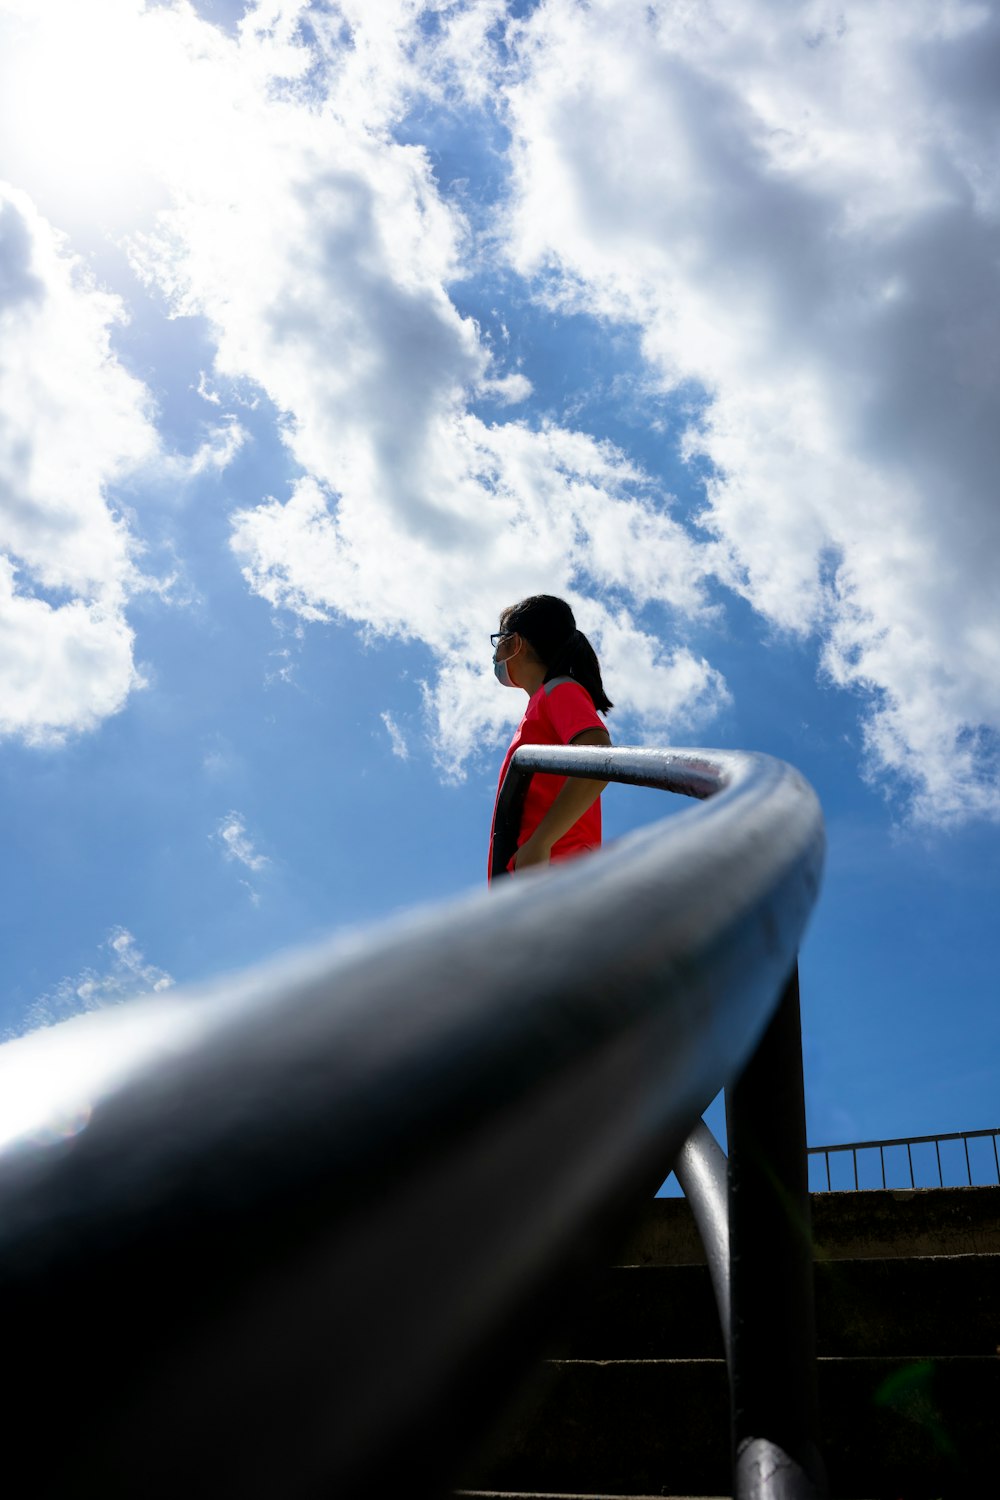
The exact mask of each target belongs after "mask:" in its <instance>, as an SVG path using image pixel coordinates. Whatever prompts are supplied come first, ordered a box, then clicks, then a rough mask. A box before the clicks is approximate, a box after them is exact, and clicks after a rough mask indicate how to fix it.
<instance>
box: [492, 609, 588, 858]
mask: <svg viewBox="0 0 1000 1500" xmlns="http://www.w3.org/2000/svg"><path fill="white" fill-rule="evenodd" d="M492 642H493V646H494V655H493V670H494V672H495V673H496V676H497V679H498V680H499V681H500V682H502V683H503V684H504V686H505V687H517V688H522V689H523V691H524V692H526V693H527V694H528V706H527V708H526V709H525V712H524V717H523V719H522V720H521V722H520V724H519V725H518V726H517V730H516V732H515V734H514V738H513V739H512V740H511V742H510V746H509V747H508V750H507V754H506V755H505V756H504V762H503V765H502V766H501V768H500V780H499V782H498V784H497V796H498V797H499V794H500V787H502V786H503V780H504V777H505V776H506V774H507V767H508V766H509V764H510V758H511V756H512V755H513V754H514V751H515V750H516V749H517V748H518V746H519V745H610V744H611V737H610V735H609V734H608V731H607V730H606V729H605V727H604V725H603V724H602V723H601V721H600V719H599V718H598V710H600V712H601V713H607V711H608V709H609V708H610V707H611V700H610V699H609V698H608V696H607V694H606V693H605V691H604V684H603V683H602V681H601V668H600V664H599V662H598V660H597V656H596V655H595V653H594V648H593V647H592V646H591V644H590V642H589V641H588V640H587V637H586V636H585V635H583V633H582V632H581V631H579V630H577V628H576V620H575V619H574V617H573V611H572V610H571V609H570V607H569V605H568V604H567V603H566V601H565V600H564V599H557V598H555V597H554V596H553V595H552V594H533V595H532V596H531V597H530V598H528V599H522V600H521V602H520V604H512V605H510V606H509V607H508V608H507V609H505V610H504V611H503V613H502V614H501V616H500V629H499V630H498V631H497V633H496V634H495V635H494V636H493V637H492ZM606 785H607V782H605V781H591V780H589V779H587V780H584V779H582V778H580V777H575V776H571V777H566V776H547V775H541V774H538V775H535V776H532V778H531V781H530V783H529V785H528V790H527V794H526V796H525V799H524V807H523V811H522V814H521V823H520V829H519V831H518V834H517V848H516V850H515V852H514V854H513V855H512V856H511V858H510V859H509V860H508V861H507V869H508V870H509V871H514V870H524V869H526V868H527V867H528V866H529V865H544V864H548V863H549V862H550V861H552V860H558V859H571V858H573V857H574V856H575V855H577V854H584V853H586V851H587V850H588V849H595V848H597V847H598V845H599V844H600V842H601V803H600V796H601V793H602V791H603V790H604V788H605V786H606ZM493 818H494V836H495V835H496V807H495V806H494V810H493ZM490 849H491V869H492V863H493V853H492V851H493V840H492V839H491V842H490Z"/></svg>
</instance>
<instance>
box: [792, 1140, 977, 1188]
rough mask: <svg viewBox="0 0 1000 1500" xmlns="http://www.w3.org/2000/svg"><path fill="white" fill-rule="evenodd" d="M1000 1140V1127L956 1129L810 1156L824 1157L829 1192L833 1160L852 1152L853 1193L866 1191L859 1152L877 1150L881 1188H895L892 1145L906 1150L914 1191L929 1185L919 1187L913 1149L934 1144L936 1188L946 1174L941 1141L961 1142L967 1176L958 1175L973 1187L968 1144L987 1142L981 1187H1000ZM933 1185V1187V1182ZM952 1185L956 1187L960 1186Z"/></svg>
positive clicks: (817, 1149)
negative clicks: (888, 1163)
mask: <svg viewBox="0 0 1000 1500" xmlns="http://www.w3.org/2000/svg"><path fill="white" fill-rule="evenodd" d="M998 1138H1000V1127H998V1128H997V1129H996V1130H955V1131H951V1132H949V1133H947V1134H944V1135H910V1136H905V1135H904V1136H900V1137H898V1138H897V1139H896V1140H891V1141H889V1140H887V1141H848V1142H847V1143H846V1144H843V1145H839V1146H810V1147H809V1155H810V1156H816V1157H820V1156H821V1157H822V1158H823V1164H824V1167H825V1169H826V1191H827V1192H832V1191H833V1184H832V1180H831V1177H830V1157H831V1156H835V1155H837V1154H840V1153H846V1152H848V1151H849V1152H850V1153H851V1165H852V1169H853V1178H854V1190H855V1191H856V1192H857V1191H864V1187H863V1185H862V1184H861V1182H860V1181H859V1177H858V1152H859V1151H877V1152H878V1155H879V1170H880V1174H881V1178H882V1181H881V1186H882V1187H883V1188H884V1187H887V1186H890V1185H891V1186H893V1187H898V1186H899V1184H898V1183H892V1184H889V1183H888V1182H887V1180H886V1175H885V1153H886V1151H887V1150H888V1149H889V1148H890V1147H892V1146H900V1147H905V1148H906V1163H907V1172H908V1175H909V1183H910V1187H911V1188H915V1187H917V1186H921V1187H926V1186H928V1184H927V1183H925V1182H921V1183H919V1184H918V1182H917V1178H916V1174H915V1172H914V1167H913V1147H914V1146H931V1145H932V1146H933V1147H934V1155H935V1161H936V1166H937V1186H938V1187H944V1186H945V1180H944V1178H945V1174H944V1169H943V1167H942V1164H941V1142H942V1141H961V1142H962V1145H963V1148H964V1160H965V1172H964V1174H959V1175H964V1177H965V1184H964V1185H965V1186H967V1187H973V1186H975V1185H976V1182H977V1176H976V1174H975V1173H974V1172H973V1167H972V1161H971V1158H970V1156H969V1142H970V1141H978V1140H983V1141H986V1140H988V1141H989V1142H990V1145H991V1147H992V1154H991V1153H990V1152H989V1151H987V1152H983V1153H982V1158H981V1160H982V1162H984V1163H985V1170H984V1171H981V1173H980V1175H979V1179H978V1180H979V1183H980V1185H982V1186H987V1185H989V1184H992V1183H993V1182H996V1183H998V1184H1000V1150H998V1146H997V1141H998ZM930 1185H931V1186H933V1183H932V1184H930ZM950 1185H952V1186H957V1184H950ZM874 1186H875V1187H878V1186H879V1184H877V1183H876V1184H874Z"/></svg>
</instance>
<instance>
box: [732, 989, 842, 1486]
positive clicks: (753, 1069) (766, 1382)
mask: <svg viewBox="0 0 1000 1500" xmlns="http://www.w3.org/2000/svg"><path fill="white" fill-rule="evenodd" d="M726 1126H727V1131H728V1137H729V1250H730V1269H731V1294H732V1311H731V1319H732V1321H731V1345H732V1424H733V1431H732V1436H733V1472H734V1489H733V1493H734V1496H735V1500H816V1497H821V1496H823V1495H825V1494H826V1479H825V1473H824V1469H823V1461H822V1458H821V1457H820V1451H819V1403H818V1398H817V1392H816V1363H815V1360H816V1333H815V1313H814V1306H813V1264H812V1234H811V1229H810V1217H809V1191H808V1174H807V1162H806V1128H805V1096H804V1092H803V1084H802V1028H801V1021H800V1017H799V981H798V970H797V969H795V970H794V971H793V973H792V975H791V977H790V978H789V980H788V981H787V983H786V985H785V988H784V991H783V993H782V997H781V1002H780V1004H779V1006H778V1009H777V1010H776V1012H775V1014H774V1016H773V1018H772V1020H771V1022H770V1024H769V1025H768V1027H767V1030H766V1031H765V1032H764V1035H763V1036H762V1038H761V1040H760V1043H759V1045H758V1047H757V1051H756V1052H755V1053H754V1055H753V1057H752V1058H751V1059H750V1061H749V1063H748V1064H747V1066H746V1068H745V1069H744V1071H743V1073H742V1075H741V1077H740V1078H739V1079H738V1080H737V1082H736V1083H735V1084H734V1085H732V1086H731V1087H730V1088H729V1089H727V1090H726Z"/></svg>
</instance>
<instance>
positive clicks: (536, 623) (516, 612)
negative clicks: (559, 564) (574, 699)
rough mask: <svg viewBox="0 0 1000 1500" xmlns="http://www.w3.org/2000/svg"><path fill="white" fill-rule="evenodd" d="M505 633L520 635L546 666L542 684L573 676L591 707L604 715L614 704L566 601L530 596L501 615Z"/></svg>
mask: <svg viewBox="0 0 1000 1500" xmlns="http://www.w3.org/2000/svg"><path fill="white" fill-rule="evenodd" d="M500 625H501V628H502V629H504V630H512V631H517V633H518V635H523V636H524V638H525V640H526V641H527V642H528V644H529V646H531V648H532V650H533V651H534V653H535V655H536V656H537V657H538V659H539V660H540V661H541V662H542V664H543V665H544V667H545V677H544V681H545V682H551V681H552V679H553V678H555V677H572V678H573V679H574V681H576V682H578V683H579V684H580V686H581V687H583V688H586V690H587V692H588V693H589V694H590V696H591V698H592V699H593V703H594V707H595V708H596V709H599V710H600V712H601V713H602V714H606V713H607V711H608V709H609V708H611V707H612V706H613V705H612V703H611V699H610V698H609V697H608V695H607V693H606V692H605V691H604V683H603V682H602V681H601V666H600V662H599V661H598V660H597V653H596V652H595V650H594V648H593V646H592V645H591V644H590V642H589V641H588V639H587V637H586V636H585V635H584V633H583V631H582V630H577V628H576V619H575V618H574V615H573V611H572V610H571V609H570V607H569V605H568V604H567V603H566V601H565V599H557V598H556V597H555V596H554V595H553V594H532V595H531V597H530V598H528V599H522V600H521V602H520V603H519V604H511V605H509V606H508V607H507V609H505V610H504V611H503V612H502V614H501V615H500Z"/></svg>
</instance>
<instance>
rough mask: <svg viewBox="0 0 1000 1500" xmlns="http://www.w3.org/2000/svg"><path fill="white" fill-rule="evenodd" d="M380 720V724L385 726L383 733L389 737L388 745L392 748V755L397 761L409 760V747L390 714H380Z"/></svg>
mask: <svg viewBox="0 0 1000 1500" xmlns="http://www.w3.org/2000/svg"><path fill="white" fill-rule="evenodd" d="M380 718H381V720H382V723H383V724H384V725H385V732H386V734H387V735H388V736H389V743H390V745H391V746H392V753H393V755H395V756H396V758H397V759H398V760H409V758H410V747H409V745H408V744H407V743H406V736H405V735H404V734H403V731H402V730H401V729H400V727H399V725H398V724H397V723H396V721H395V719H394V718H393V716H392V714H390V713H388V712H386V713H383V714H381V715H380Z"/></svg>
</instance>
